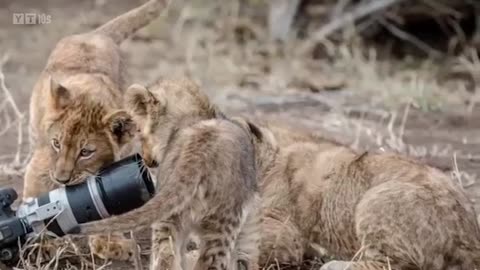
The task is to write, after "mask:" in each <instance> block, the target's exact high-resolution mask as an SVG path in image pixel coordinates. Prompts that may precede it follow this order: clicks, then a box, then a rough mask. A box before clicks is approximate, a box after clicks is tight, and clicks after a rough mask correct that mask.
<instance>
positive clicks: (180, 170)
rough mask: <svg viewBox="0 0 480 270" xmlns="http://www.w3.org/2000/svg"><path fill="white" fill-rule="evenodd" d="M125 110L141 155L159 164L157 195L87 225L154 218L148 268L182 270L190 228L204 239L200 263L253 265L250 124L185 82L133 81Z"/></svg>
mask: <svg viewBox="0 0 480 270" xmlns="http://www.w3.org/2000/svg"><path fill="white" fill-rule="evenodd" d="M126 102H127V105H126V108H128V109H130V110H131V111H132V113H133V116H134V119H135V120H136V122H137V123H139V125H140V126H141V140H142V144H143V155H144V158H145V161H146V163H147V164H148V165H149V166H152V167H157V166H158V169H156V170H155V175H156V178H157V184H156V187H157V194H156V196H155V197H154V198H153V199H151V200H150V201H149V202H148V203H146V204H145V205H144V206H142V207H140V208H138V209H136V210H133V211H132V212H129V213H127V214H124V215H121V216H117V217H112V218H109V219H105V220H101V221H97V222H93V223H88V224H84V225H82V226H81V230H82V233H87V234H88V233H104V232H108V231H124V230H130V229H134V228H141V227H145V226H148V225H152V224H153V229H154V231H153V236H152V255H151V268H152V269H165V268H170V265H171V264H172V258H171V257H172V255H171V253H169V252H168V250H169V244H170V243H169V239H170V240H173V244H174V246H175V251H174V252H175V256H173V257H175V259H178V260H176V261H175V262H174V263H175V265H174V267H175V268H177V269H178V268H182V269H185V258H184V254H185V252H186V243H187V240H188V236H189V234H190V232H195V233H196V234H197V235H198V236H199V238H200V251H199V259H198V261H197V263H196V265H195V269H218V270H224V269H237V262H240V264H241V266H242V267H245V268H247V269H255V267H256V257H257V252H256V247H257V232H256V229H257V223H258V220H257V210H256V208H257V206H258V205H259V203H258V200H259V198H258V194H257V184H256V170H255V160H254V149H253V144H252V141H251V137H250V136H249V134H248V133H247V131H246V130H245V129H243V128H242V127H241V126H240V125H238V124H235V123H233V122H231V121H229V120H227V119H224V118H223V117H222V115H220V114H218V110H216V109H215V107H213V106H212V105H211V103H210V102H209V100H208V97H207V96H206V95H205V94H203V93H202V92H201V91H200V90H199V89H198V87H197V86H196V85H195V84H194V83H192V82H190V81H188V80H183V81H173V80H164V81H160V82H158V83H157V84H155V85H153V86H151V87H148V89H147V88H145V87H143V86H140V85H133V86H131V87H130V88H129V89H128V90H127V93H126Z"/></svg>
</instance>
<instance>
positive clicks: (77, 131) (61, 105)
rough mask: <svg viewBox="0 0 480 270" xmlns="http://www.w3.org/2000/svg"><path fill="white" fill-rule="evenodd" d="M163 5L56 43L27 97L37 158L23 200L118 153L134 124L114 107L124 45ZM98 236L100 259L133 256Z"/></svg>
mask: <svg viewBox="0 0 480 270" xmlns="http://www.w3.org/2000/svg"><path fill="white" fill-rule="evenodd" d="M165 2H166V0H151V1H149V2H147V3H145V4H144V5H142V6H140V7H138V8H136V9H133V10H131V11H129V12H127V13H125V14H123V15H120V16H118V17H117V18H115V19H113V20H111V21H110V22H107V23H106V24H104V25H103V26H101V27H99V28H98V29H95V30H93V31H92V32H88V33H84V34H77V35H71V36H67V37H65V38H63V39H62V40H60V41H59V42H58V43H57V44H56V46H55V48H54V50H53V51H52V53H51V55H50V56H49V58H48V61H47V65H46V67H45V69H44V70H43V72H42V73H41V74H40V77H39V79H38V80H37V82H36V84H35V86H34V89H33V92H32V97H31V101H30V135H31V144H32V147H33V156H32V158H31V160H30V162H29V164H28V167H27V171H26V175H25V182H24V190H23V198H27V197H34V196H37V195H39V194H41V193H44V192H47V191H50V190H52V189H54V188H56V187H58V186H60V185H64V184H67V185H70V184H76V183H79V182H81V181H83V180H84V179H85V177H86V176H87V175H91V174H94V173H96V171H97V170H98V169H99V168H101V167H102V166H104V165H106V164H108V163H111V162H113V161H114V160H116V159H118V158H119V157H120V155H121V153H122V150H124V148H125V147H124V146H126V145H127V143H128V142H129V141H130V140H131V138H132V135H133V131H134V130H135V127H134V125H133V122H132V120H131V119H130V116H128V115H127V114H125V113H122V112H121V111H117V110H119V109H120V108H121V106H122V104H123V93H124V89H125V87H126V85H125V68H124V66H123V63H122V62H123V59H122V55H121V52H120V48H119V45H120V43H121V42H122V41H123V40H124V39H126V38H127V37H129V36H130V35H132V34H133V33H134V32H135V31H137V30H138V29H140V28H142V27H143V26H145V25H146V24H148V23H149V22H150V21H151V20H153V19H154V18H156V17H157V16H158V15H159V14H160V12H161V10H162V8H163V7H164V6H165V4H166V3H165ZM97 240H98V239H97ZM97 240H96V241H93V242H92V245H91V247H92V249H93V252H94V253H96V254H97V255H99V256H100V257H103V258H117V259H126V258H127V257H129V256H130V255H128V253H129V252H131V247H130V246H131V245H130V244H129V243H128V241H123V240H118V241H116V243H115V242H114V243H113V244H112V245H111V248H105V247H103V246H101V245H100V246H99V245H97V243H102V241H97ZM100 249H102V251H100ZM97 251H99V252H97Z"/></svg>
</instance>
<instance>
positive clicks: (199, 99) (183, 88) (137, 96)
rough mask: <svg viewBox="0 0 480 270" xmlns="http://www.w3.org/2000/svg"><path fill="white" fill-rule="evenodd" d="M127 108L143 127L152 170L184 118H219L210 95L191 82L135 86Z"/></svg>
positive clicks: (144, 146) (144, 147) (145, 154)
mask: <svg viewBox="0 0 480 270" xmlns="http://www.w3.org/2000/svg"><path fill="white" fill-rule="evenodd" d="M125 102H126V103H125V108H126V109H127V110H129V111H130V113H131V114H132V115H133V119H134V121H135V122H136V123H137V124H138V125H139V126H140V127H141V128H140V129H141V135H140V139H141V141H142V155H143V158H144V159H145V162H146V164H147V165H148V166H150V167H155V166H157V165H158V162H157V161H158V157H157V155H158V154H159V152H160V151H159V149H161V148H162V147H164V145H163V144H162V143H161V142H162V141H165V140H167V139H168V136H170V135H169V132H170V131H172V130H174V129H176V128H178V126H180V125H181V121H183V120H184V119H194V120H199V121H200V120H206V119H212V118H215V117H217V116H218V115H219V111H218V110H217V108H216V107H215V106H214V105H212V104H211V103H210V100H209V98H208V96H207V95H206V94H205V93H203V92H202V91H201V90H200V88H199V87H198V85H196V84H195V83H194V82H193V81H191V80H188V79H181V80H160V81H158V82H157V83H155V84H153V85H151V86H148V87H145V86H142V85H139V84H134V85H132V86H130V87H129V88H128V89H127V92H126V94H125Z"/></svg>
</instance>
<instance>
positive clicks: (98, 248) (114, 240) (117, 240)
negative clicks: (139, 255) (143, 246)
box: [88, 234, 138, 261]
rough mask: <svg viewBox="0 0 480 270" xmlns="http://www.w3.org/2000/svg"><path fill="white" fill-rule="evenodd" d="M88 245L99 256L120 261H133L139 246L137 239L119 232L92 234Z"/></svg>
mask: <svg viewBox="0 0 480 270" xmlns="http://www.w3.org/2000/svg"><path fill="white" fill-rule="evenodd" d="M88 245H89V247H90V251H91V252H92V253H93V254H94V255H96V256H97V257H99V258H101V259H105V260H119V261H132V260H133V257H134V255H135V249H136V248H138V247H137V244H136V243H135V241H133V240H132V239H127V238H125V237H124V236H123V235H118V234H117V235H116V234H111V235H94V236H90V237H89V239H88Z"/></svg>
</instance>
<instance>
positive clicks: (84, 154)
mask: <svg viewBox="0 0 480 270" xmlns="http://www.w3.org/2000/svg"><path fill="white" fill-rule="evenodd" d="M94 152H95V150H89V149H86V148H83V149H82V150H81V151H80V157H82V158H87V157H90V156H92V155H93V153H94Z"/></svg>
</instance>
